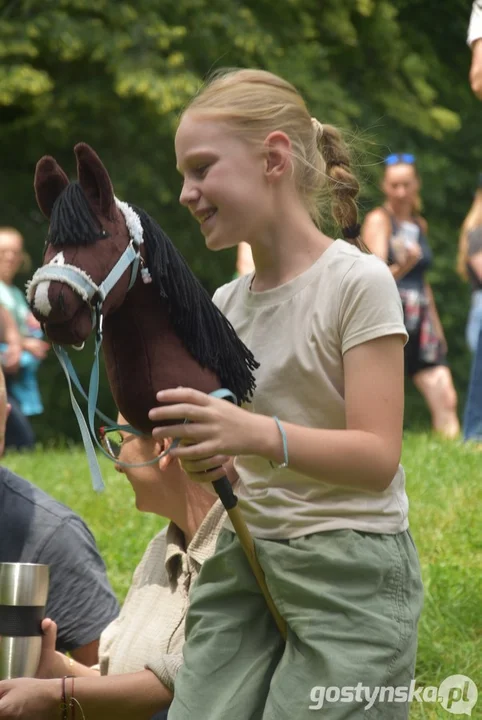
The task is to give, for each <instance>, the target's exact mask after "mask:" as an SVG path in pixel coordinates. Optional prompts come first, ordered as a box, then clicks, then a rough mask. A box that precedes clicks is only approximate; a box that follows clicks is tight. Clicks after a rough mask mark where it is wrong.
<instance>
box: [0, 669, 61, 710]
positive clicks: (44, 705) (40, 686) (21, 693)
mask: <svg viewBox="0 0 482 720" xmlns="http://www.w3.org/2000/svg"><path fill="white" fill-rule="evenodd" d="M60 700H61V684H60V681H59V680H35V679H33V678H18V679H16V680H3V681H2V682H0V718H1V720H52V718H57V717H60Z"/></svg>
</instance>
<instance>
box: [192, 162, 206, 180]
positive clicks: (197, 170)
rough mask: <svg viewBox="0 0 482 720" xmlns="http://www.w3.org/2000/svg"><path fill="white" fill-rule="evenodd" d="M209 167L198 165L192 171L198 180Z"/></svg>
mask: <svg viewBox="0 0 482 720" xmlns="http://www.w3.org/2000/svg"><path fill="white" fill-rule="evenodd" d="M208 168H209V165H199V166H198V167H197V168H195V169H194V174H195V175H196V177H198V178H203V177H204V176H205V175H206V173H207V171H208Z"/></svg>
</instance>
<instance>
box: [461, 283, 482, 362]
mask: <svg viewBox="0 0 482 720" xmlns="http://www.w3.org/2000/svg"><path fill="white" fill-rule="evenodd" d="M481 327H482V290H476V291H475V292H473V293H472V299H471V302H470V310H469V317H468V320H467V327H466V328H465V339H466V341H467V345H468V346H469V348H470V352H471V353H475V351H476V350H477V341H478V339H479V331H480V328H481Z"/></svg>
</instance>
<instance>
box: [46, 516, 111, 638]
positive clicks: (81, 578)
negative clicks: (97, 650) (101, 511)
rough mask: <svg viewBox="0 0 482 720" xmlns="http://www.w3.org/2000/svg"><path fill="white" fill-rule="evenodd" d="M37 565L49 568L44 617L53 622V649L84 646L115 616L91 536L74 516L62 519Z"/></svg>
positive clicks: (108, 589)
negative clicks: (54, 623)
mask: <svg viewBox="0 0 482 720" xmlns="http://www.w3.org/2000/svg"><path fill="white" fill-rule="evenodd" d="M37 562H41V563H46V564H48V565H50V585H49V597H48V601H47V608H46V614H47V616H48V617H50V618H52V620H54V621H55V622H56V623H57V626H58V635H57V650H60V651H61V652H66V651H70V650H75V649H76V648H79V647H82V646H83V645H88V644H89V643H90V642H92V641H94V640H97V639H98V638H99V637H100V634H101V632H102V631H103V630H104V628H105V627H106V626H107V625H108V624H109V623H110V622H111V621H112V620H114V619H115V618H116V617H117V615H118V614H119V604H118V602H117V599H116V597H115V595H114V592H113V590H112V588H111V586H110V584H109V581H108V579H107V575H106V569H105V565H104V561H103V560H102V558H101V556H100V554H99V551H98V550H97V546H96V544H95V540H94V537H93V535H92V533H91V532H90V530H89V529H88V528H87V526H86V525H85V524H84V523H83V522H82V520H81V519H80V518H79V517H77V516H75V515H74V516H72V517H69V518H68V519H66V520H64V521H63V522H62V523H61V524H60V525H59V526H58V528H57V529H56V530H55V532H54V533H52V535H51V536H50V538H49V540H48V542H47V543H46V544H45V546H44V547H43V548H42V551H41V552H40V554H39V557H38V560H37Z"/></svg>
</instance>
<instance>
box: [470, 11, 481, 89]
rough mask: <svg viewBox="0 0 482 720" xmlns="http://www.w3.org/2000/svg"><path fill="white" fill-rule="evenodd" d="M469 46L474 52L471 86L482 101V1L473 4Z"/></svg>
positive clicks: (471, 66)
mask: <svg viewBox="0 0 482 720" xmlns="http://www.w3.org/2000/svg"><path fill="white" fill-rule="evenodd" d="M467 44H468V46H469V47H470V49H471V50H472V63H471V65H470V75H469V77H470V85H471V87H472V91H473V92H474V94H475V95H476V96H477V97H478V98H479V100H482V0H474V2H473V3H472V14H471V16H470V24H469V30H468V33H467Z"/></svg>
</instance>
